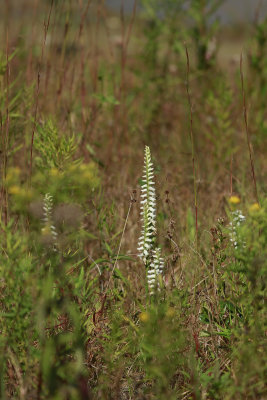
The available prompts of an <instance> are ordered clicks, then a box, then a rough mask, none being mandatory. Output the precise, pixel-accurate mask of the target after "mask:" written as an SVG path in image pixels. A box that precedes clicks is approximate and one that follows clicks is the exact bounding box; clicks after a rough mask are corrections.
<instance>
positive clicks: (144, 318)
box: [139, 311, 149, 322]
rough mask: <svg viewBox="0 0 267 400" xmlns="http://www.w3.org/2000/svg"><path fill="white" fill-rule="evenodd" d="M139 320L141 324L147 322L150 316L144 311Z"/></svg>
mask: <svg viewBox="0 0 267 400" xmlns="http://www.w3.org/2000/svg"><path fill="white" fill-rule="evenodd" d="M139 319H140V321H141V322H147V321H148V320H149V314H148V313H147V312H146V311H144V312H142V313H141V314H140V315H139Z"/></svg>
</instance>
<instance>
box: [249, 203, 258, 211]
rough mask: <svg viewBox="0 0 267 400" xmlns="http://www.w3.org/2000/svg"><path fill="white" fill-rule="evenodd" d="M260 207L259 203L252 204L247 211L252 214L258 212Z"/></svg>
mask: <svg viewBox="0 0 267 400" xmlns="http://www.w3.org/2000/svg"><path fill="white" fill-rule="evenodd" d="M259 209H260V205H259V203H254V204H252V205H251V206H250V207H249V211H251V212H254V211H259Z"/></svg>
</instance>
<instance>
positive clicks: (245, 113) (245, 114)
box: [240, 53, 259, 203]
mask: <svg viewBox="0 0 267 400" xmlns="http://www.w3.org/2000/svg"><path fill="white" fill-rule="evenodd" d="M240 77H241V87H242V97H243V116H244V122H245V129H246V138H247V146H248V152H249V159H250V168H251V175H252V180H253V186H254V194H255V199H256V201H257V203H259V197H258V190H257V182H256V175H255V169H254V160H253V155H252V144H251V142H250V134H249V128H248V115H247V102H246V93H245V88H244V75H243V55H242V53H241V56H240Z"/></svg>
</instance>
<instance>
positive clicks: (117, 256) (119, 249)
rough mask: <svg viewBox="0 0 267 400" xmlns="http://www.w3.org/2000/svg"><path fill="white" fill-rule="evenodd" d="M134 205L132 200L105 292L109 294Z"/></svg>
mask: <svg viewBox="0 0 267 400" xmlns="http://www.w3.org/2000/svg"><path fill="white" fill-rule="evenodd" d="M132 205H133V201H132V199H131V201H130V205H129V208H128V212H127V215H126V218H125V221H124V226H123V230H122V234H121V239H120V243H119V248H118V251H117V255H116V258H115V262H114V265H113V268H112V270H111V274H110V277H109V280H108V284H107V286H106V291H105V292H107V290H108V287H109V285H110V282H111V279H112V276H113V272H114V271H115V268H116V266H117V263H118V258H119V254H120V251H121V245H122V239H123V236H124V233H125V229H126V226H127V223H128V219H129V215H130V212H131V209H132Z"/></svg>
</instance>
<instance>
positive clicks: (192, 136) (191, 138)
mask: <svg viewBox="0 0 267 400" xmlns="http://www.w3.org/2000/svg"><path fill="white" fill-rule="evenodd" d="M185 52H186V60H187V69H186V92H187V99H188V105H189V110H190V141H191V155H192V167H193V179H194V204H195V221H196V240H197V242H198V203H197V184H196V167H195V146H194V135H193V107H192V101H191V96H190V90H189V73H190V61H189V54H188V49H187V46H186V44H185Z"/></svg>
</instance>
